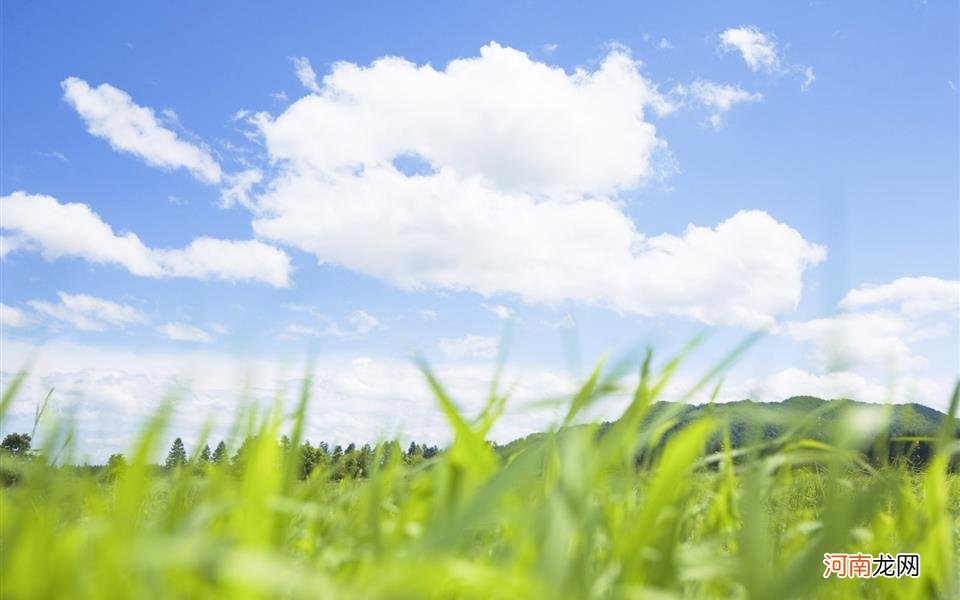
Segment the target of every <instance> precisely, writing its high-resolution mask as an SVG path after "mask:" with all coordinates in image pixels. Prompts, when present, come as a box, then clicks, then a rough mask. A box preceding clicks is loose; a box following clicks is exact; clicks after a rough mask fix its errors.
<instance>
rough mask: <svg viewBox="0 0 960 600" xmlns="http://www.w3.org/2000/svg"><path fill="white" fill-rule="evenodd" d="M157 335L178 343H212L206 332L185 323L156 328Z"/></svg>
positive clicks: (210, 336)
mask: <svg viewBox="0 0 960 600" xmlns="http://www.w3.org/2000/svg"><path fill="white" fill-rule="evenodd" d="M157 333H159V334H160V335H162V336H163V337H165V338H167V339H168V340H176V341H179V342H198V343H201V344H210V343H213V341H214V338H213V336H212V335H210V334H209V333H207V332H206V331H204V330H202V329H200V328H199V327H194V326H193V325H188V324H186V323H167V324H165V325H161V326H160V327H157Z"/></svg>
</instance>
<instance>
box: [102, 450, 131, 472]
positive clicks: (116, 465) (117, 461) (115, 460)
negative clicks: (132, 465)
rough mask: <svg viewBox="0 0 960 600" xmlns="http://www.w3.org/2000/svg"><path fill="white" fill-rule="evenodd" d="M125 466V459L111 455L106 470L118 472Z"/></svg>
mask: <svg viewBox="0 0 960 600" xmlns="http://www.w3.org/2000/svg"><path fill="white" fill-rule="evenodd" d="M126 466H127V459H126V458H124V456H123V455H122V454H119V453H118V454H111V455H110V458H108V459H107V468H108V469H110V470H118V469H122V468H124V467H126Z"/></svg>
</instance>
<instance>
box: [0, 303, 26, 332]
mask: <svg viewBox="0 0 960 600" xmlns="http://www.w3.org/2000/svg"><path fill="white" fill-rule="evenodd" d="M30 322H31V319H30V317H29V316H27V313H25V312H24V311H22V310H20V309H19V308H16V307H15V306H10V305H9V304H4V303H3V302H0V325H2V326H3V327H26V326H27V325H29V324H30Z"/></svg>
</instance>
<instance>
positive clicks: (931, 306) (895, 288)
mask: <svg viewBox="0 0 960 600" xmlns="http://www.w3.org/2000/svg"><path fill="white" fill-rule="evenodd" d="M840 306H841V308H843V309H845V310H857V309H862V308H865V307H877V306H881V307H893V308H896V309H897V310H899V311H901V312H903V313H905V314H907V315H910V316H923V315H928V314H932V313H953V314H957V313H958V312H960V281H949V280H945V279H939V278H937V277H901V278H900V279H897V280H894V281H892V282H890V283H887V284H884V285H864V286H861V287H859V288H857V289H855V290H851V291H849V292H847V294H846V296H844V297H843V299H842V300H841V301H840Z"/></svg>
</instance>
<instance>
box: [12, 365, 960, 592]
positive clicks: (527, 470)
mask: <svg viewBox="0 0 960 600" xmlns="http://www.w3.org/2000/svg"><path fill="white" fill-rule="evenodd" d="M678 363H679V359H675V360H673V361H671V362H669V363H667V365H666V367H665V368H664V369H663V370H662V371H661V372H658V373H652V372H651V369H650V364H651V363H650V360H649V356H648V358H647V360H646V361H644V363H643V366H642V376H641V379H640V383H639V385H638V386H637V387H636V389H635V390H634V391H633V395H632V401H631V402H630V404H629V406H628V407H627V408H626V409H625V411H624V412H623V414H622V415H621V417H620V418H619V419H618V420H617V421H615V422H614V423H613V424H612V425H610V426H609V427H607V428H605V430H604V432H603V435H598V426H592V425H587V426H583V425H580V426H566V427H565V426H558V427H557V428H556V429H555V430H554V431H550V432H547V433H546V434H545V435H543V436H537V437H535V438H530V439H529V440H527V441H523V442H520V443H516V444H511V445H510V446H509V449H508V450H506V451H504V450H500V451H498V450H497V449H495V448H494V447H493V446H492V445H490V444H488V443H487V442H486V441H485V438H486V434H487V432H488V431H489V430H490V428H491V426H492V425H493V423H494V422H495V421H496V419H497V418H498V416H499V415H500V413H501V412H502V410H503V406H504V404H505V403H506V401H507V397H506V395H505V394H503V393H501V392H500V391H499V390H498V389H497V386H496V385H494V386H492V388H491V392H490V396H489V401H488V403H487V406H486V409H485V410H484V411H483V413H482V414H481V415H479V416H477V417H476V418H472V419H468V418H467V417H465V416H464V415H463V414H462V413H461V412H460V411H459V410H458V408H457V406H456V404H455V403H454V401H453V399H451V398H449V397H448V396H447V394H446V392H445V391H444V389H443V386H442V383H441V382H439V381H437V380H436V379H434V378H433V376H432V375H431V373H430V371H429V369H427V368H426V367H424V373H425V375H426V377H427V378H428V380H429V382H430V384H431V386H432V389H433V391H434V395H435V396H436V399H437V402H438V403H439V406H440V407H441V409H442V411H443V413H444V415H445V416H446V419H447V421H448V423H449V426H450V428H451V430H452V432H453V434H454V441H453V443H452V444H451V445H450V446H449V448H447V449H446V450H445V451H444V452H441V453H440V454H439V455H437V456H436V457H434V458H432V459H430V460H428V461H426V462H422V463H420V464H417V465H408V464H405V462H404V461H403V460H402V459H401V456H402V453H401V451H400V448H399V446H398V445H396V444H391V443H383V444H379V445H378V446H377V447H376V457H375V460H374V461H373V462H374V466H373V468H372V469H371V471H370V473H369V474H368V477H366V478H362V479H352V478H345V479H342V480H340V481H331V480H330V477H329V476H328V475H329V473H328V472H327V471H326V469H330V468H333V466H326V467H322V468H318V469H316V470H314V471H313V473H312V474H311V475H310V477H309V478H307V479H306V480H301V479H300V478H299V477H298V474H299V472H300V464H299V457H300V455H299V453H297V452H284V451H283V449H282V448H281V446H280V445H279V444H278V443H277V441H276V440H278V439H279V437H280V436H281V435H282V434H286V435H288V436H289V438H290V442H291V447H293V448H297V447H299V444H300V443H301V442H302V439H301V438H302V432H303V429H304V420H305V415H306V414H307V408H308V403H309V398H308V394H307V393H306V390H307V389H309V385H305V387H304V390H305V391H304V393H303V395H302V397H301V398H300V402H299V405H298V408H297V410H296V412H295V414H293V415H281V414H279V412H278V411H273V412H271V413H269V414H267V415H265V416H261V417H259V418H253V417H252V416H251V415H250V414H244V415H239V416H238V419H237V422H238V423H246V425H245V429H246V434H248V435H251V436H253V437H252V438H251V439H252V443H251V444H250V447H249V448H248V451H247V452H245V454H244V457H245V458H244V464H243V465H242V468H240V469H237V468H232V467H230V466H226V465H219V466H218V465H209V466H204V467H202V468H201V467H198V466H197V465H196V464H195V462H194V463H191V464H188V465H187V466H186V467H184V468H179V469H175V470H171V471H161V470H159V469H158V468H157V467H156V466H155V465H153V464H151V462H150V461H151V460H152V458H153V457H155V456H156V455H157V453H158V452H159V451H160V450H161V449H160V448H158V447H157V446H158V443H159V441H160V439H161V437H162V433H163V431H164V427H165V424H166V421H167V418H168V415H169V410H162V411H160V412H159V413H158V414H157V415H156V416H155V417H154V418H153V419H152V420H151V421H150V422H149V423H146V424H145V426H144V429H143V431H142V433H141V435H140V436H139V438H138V440H137V441H136V443H135V445H134V447H133V449H132V451H131V452H130V453H129V455H128V461H129V464H128V465H127V466H126V467H124V468H123V469H122V470H118V471H115V472H110V473H106V472H100V473H90V472H87V471H83V470H80V469H75V468H70V467H64V466H51V464H50V463H51V461H50V460H49V459H46V460H44V459H42V458H41V459H34V460H21V459H16V458H14V457H11V456H9V455H8V456H5V457H4V458H3V461H4V464H3V468H4V469H5V470H6V471H8V472H11V473H14V474H15V475H16V476H17V477H18V481H17V482H16V483H15V484H14V485H10V486H8V487H4V488H3V489H2V492H0V493H2V496H0V501H2V505H0V511H2V513H0V543H2V546H0V596H2V597H3V598H16V599H27V598H57V597H70V598H90V599H95V598H214V597H216V598H336V599H340V598H700V597H708V598H809V597H818V598H958V597H960V580H958V548H960V526H958V523H960V521H958V519H960V516H958V515H960V477H958V476H957V475H954V474H951V473H950V469H949V468H948V466H949V465H950V461H951V457H952V456H953V455H955V454H956V453H957V452H958V450H960V445H958V441H957V439H955V434H954V432H953V430H951V429H950V428H948V427H946V426H945V427H944V428H943V430H942V433H941V435H940V436H939V437H938V438H937V439H936V440H934V444H935V452H934V454H933V458H932V459H931V460H930V461H929V463H927V464H926V465H925V466H924V467H923V468H922V469H915V468H911V467H910V466H909V465H907V464H905V463H904V462H896V461H895V462H893V463H891V464H879V465H871V464H868V463H867V462H865V461H864V459H863V456H864V455H863V452H862V448H863V440H857V439H855V437H856V436H853V435H850V432H848V431H844V430H840V429H838V430H837V431H835V432H833V433H832V434H831V435H830V441H829V442H824V441H822V437H823V432H817V433H818V434H819V435H818V436H817V439H814V436H812V435H811V433H812V432H811V427H815V423H816V415H811V416H810V420H809V421H806V422H804V421H799V422H797V423H796V424H795V426H794V427H791V428H788V429H787V430H786V431H784V432H783V433H781V434H780V435H779V436H778V437H777V438H776V439H774V440H769V439H762V438H761V436H760V435H757V437H756V438H755V439H756V440H757V441H756V443H749V442H748V443H744V444H741V445H740V446H739V447H737V448H733V447H731V444H730V443H729V440H730V434H729V431H730V427H729V423H728V422H727V421H726V419H725V418H724V417H722V416H719V415H718V414H715V412H714V411H711V410H709V409H708V410H705V411H703V413H702V414H700V415H699V416H698V417H697V418H696V419H695V420H693V421H692V422H689V423H686V424H685V426H684V427H682V428H679V429H677V428H675V427H674V425H675V424H676V423H677V416H676V415H675V414H671V413H672V411H670V410H657V411H651V410H650V407H651V405H652V404H653V403H654V402H656V401H657V400H659V399H661V395H662V392H663V389H664V387H665V385H666V383H667V381H668V380H669V378H670V376H671V374H672V373H673V371H674V370H675V369H676V366H677V364H678ZM724 364H725V363H722V364H721V365H720V366H718V369H717V370H715V371H711V372H710V373H708V374H707V375H706V376H705V377H704V379H703V380H702V381H701V382H700V383H699V384H698V387H701V388H702V387H704V386H709V385H713V384H714V382H715V381H716V378H717V376H718V375H719V374H720V373H721V372H722V368H723V366H724ZM619 371H620V370H619V369H613V370H612V371H604V370H603V369H601V368H600V367H598V368H597V370H596V371H594V373H593V374H592V375H591V376H590V377H589V378H588V379H587V381H586V382H585V383H584V384H583V386H582V388H581V389H580V390H579V391H578V392H577V393H576V394H575V395H574V396H573V397H572V398H571V399H570V400H569V403H568V412H567V415H566V417H565V419H564V420H563V424H562V425H571V424H574V423H576V422H577V420H578V417H579V416H580V415H581V413H582V412H583V411H584V409H586V408H587V407H589V406H591V405H592V404H594V403H596V402H598V401H599V400H601V399H602V398H603V397H604V396H606V395H608V394H610V393H611V392H612V391H614V390H616V389H617V386H618V380H619ZM19 381H20V379H18V380H16V381H14V382H13V383H12V384H11V385H10V386H9V388H8V389H7V390H5V391H4V396H3V402H2V406H0V416H2V414H3V413H4V412H5V411H6V409H7V407H8V406H9V405H10V403H11V401H12V399H13V398H14V396H15V395H16V393H17V387H18V385H19ZM681 400H682V398H681ZM956 410H957V395H956V394H954V398H953V401H952V405H951V416H953V415H955V414H956ZM654 414H655V418H653V417H652V415H654ZM68 437H69V436H67V435H66V434H63V435H60V436H56V435H54V436H51V439H52V440H59V441H52V442H50V443H49V444H48V446H47V447H46V448H45V449H44V450H43V451H41V456H47V457H53V456H55V455H56V453H57V452H56V447H55V446H56V444H58V443H59V444H62V443H63V442H64V440H65V439H66V438H68ZM711 440H712V441H713V442H716V441H717V440H719V441H720V442H721V443H720V444H719V447H720V448H721V449H720V451H718V452H709V451H708V450H707V449H708V448H710V447H714V448H715V447H718V446H717V444H716V443H713V444H711V443H710V442H711ZM724 441H726V443H722V442H724ZM878 443H882V442H878ZM887 443H889V442H887ZM201 445H202V444H201ZM638 456H642V459H639V460H638V458H637V457H638ZM857 551H862V552H864V553H868V554H879V553H880V552H888V553H892V554H896V553H898V552H915V553H918V554H919V555H920V556H921V561H922V563H921V576H920V577H919V578H916V579H913V578H901V579H843V580H841V579H837V578H835V577H833V578H830V579H824V578H823V577H822V573H823V568H824V567H823V563H822V560H823V554H824V553H825V552H857Z"/></svg>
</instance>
